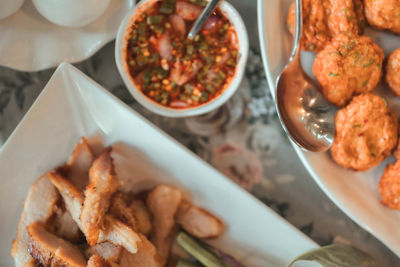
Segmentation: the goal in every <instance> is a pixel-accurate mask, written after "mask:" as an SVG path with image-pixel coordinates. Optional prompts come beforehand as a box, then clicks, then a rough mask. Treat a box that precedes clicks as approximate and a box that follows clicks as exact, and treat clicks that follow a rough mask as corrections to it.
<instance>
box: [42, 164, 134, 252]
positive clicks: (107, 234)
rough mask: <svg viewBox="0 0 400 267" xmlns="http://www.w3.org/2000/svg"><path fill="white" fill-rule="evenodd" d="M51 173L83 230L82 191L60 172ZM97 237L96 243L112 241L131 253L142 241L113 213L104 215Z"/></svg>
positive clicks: (66, 204) (68, 208) (51, 177)
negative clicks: (81, 218)
mask: <svg viewBox="0 0 400 267" xmlns="http://www.w3.org/2000/svg"><path fill="white" fill-rule="evenodd" d="M49 175H50V179H51V181H52V183H53V184H54V185H55V187H56V188H57V189H58V190H59V192H60V194H61V196H62V197H63V199H64V204H65V207H66V209H67V210H68V211H69V212H70V213H71V216H72V218H73V219H74V221H75V222H76V223H77V224H78V226H79V228H80V229H81V230H82V229H83V226H82V222H81V221H80V217H81V210H82V204H83V198H82V195H81V193H80V192H79V190H78V189H77V188H76V187H75V186H74V185H73V184H71V183H70V182H69V181H68V180H66V179H65V178H64V177H62V176H61V175H60V174H59V173H56V172H53V173H49ZM85 236H86V235H85ZM87 238H88V237H87V236H86V239H87ZM95 239H96V243H101V242H105V241H110V242H112V243H113V244H115V245H120V246H122V247H124V248H125V249H126V250H128V251H129V252H131V253H135V252H136V250H137V246H136V243H137V242H138V241H140V238H139V236H138V234H137V233H136V232H135V231H134V230H133V229H132V228H131V227H129V226H127V225H126V224H124V223H122V222H121V221H119V220H117V219H116V218H114V217H113V216H111V215H105V216H104V218H103V222H102V227H101V228H99V233H98V235H97V236H96V237H95ZM96 243H95V244H96Z"/></svg>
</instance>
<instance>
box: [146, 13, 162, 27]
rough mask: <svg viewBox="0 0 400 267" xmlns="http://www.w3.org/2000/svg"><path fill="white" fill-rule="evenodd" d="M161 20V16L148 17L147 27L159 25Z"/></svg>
mask: <svg viewBox="0 0 400 267" xmlns="http://www.w3.org/2000/svg"><path fill="white" fill-rule="evenodd" d="M163 19H164V16H163V15H153V16H148V17H147V24H149V25H155V24H160V23H161V22H162V21H163Z"/></svg>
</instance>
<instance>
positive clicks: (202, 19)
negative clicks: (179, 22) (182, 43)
mask: <svg viewBox="0 0 400 267" xmlns="http://www.w3.org/2000/svg"><path fill="white" fill-rule="evenodd" d="M219 1H220V0H211V1H209V2H208V4H207V6H206V7H205V8H204V10H203V12H202V13H201V14H200V16H199V17H198V18H197V20H196V22H195V23H194V24H193V27H192V29H191V30H190V32H189V34H188V38H189V39H194V37H195V36H196V35H197V33H198V32H199V31H200V29H201V27H203V24H204V23H205V22H206V21H207V19H208V17H209V16H210V15H211V13H212V12H213V11H214V9H215V8H216V7H217V5H218V3H219Z"/></svg>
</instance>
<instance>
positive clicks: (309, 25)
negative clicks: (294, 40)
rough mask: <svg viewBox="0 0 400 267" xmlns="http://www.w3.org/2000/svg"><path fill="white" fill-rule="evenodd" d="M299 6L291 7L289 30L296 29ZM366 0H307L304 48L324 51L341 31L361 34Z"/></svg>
mask: <svg viewBox="0 0 400 267" xmlns="http://www.w3.org/2000/svg"><path fill="white" fill-rule="evenodd" d="M295 18H296V15H295V7H294V3H293V4H292V5H291V6H290V9H289V14H288V18H287V25H288V29H289V31H290V32H291V33H292V34H294V30H295ZM364 26H365V17H364V8H363V2H362V0H303V36H302V40H301V45H302V49H304V50H309V51H316V52H318V51H320V50H322V49H323V48H324V47H325V45H326V44H327V43H328V42H329V41H330V40H331V38H332V37H333V36H335V35H336V34H339V33H346V34H349V35H359V34H362V33H363V31H364Z"/></svg>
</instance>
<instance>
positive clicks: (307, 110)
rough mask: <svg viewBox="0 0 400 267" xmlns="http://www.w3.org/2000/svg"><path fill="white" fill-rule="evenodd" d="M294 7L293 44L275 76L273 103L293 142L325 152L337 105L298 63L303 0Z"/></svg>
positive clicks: (333, 130) (331, 139) (305, 148)
mask: <svg viewBox="0 0 400 267" xmlns="http://www.w3.org/2000/svg"><path fill="white" fill-rule="evenodd" d="M295 10H296V19H295V21H296V27H295V28H296V30H295V34H294V40H293V48H292V52H291V56H290V59H289V63H288V65H286V67H285V68H284V70H283V71H282V73H281V75H279V77H278V79H277V86H276V107H277V111H278V115H279V119H280V121H281V124H282V126H283V128H284V130H285V132H286V133H287V134H288V135H289V137H290V138H291V140H292V141H293V142H294V143H296V144H297V145H298V146H299V147H300V148H302V149H303V150H307V151H311V152H324V151H326V150H328V149H329V148H330V147H331V145H332V143H333V139H334V135H335V125H334V114H335V111H336V108H335V107H334V106H333V105H331V104H330V103H329V102H328V101H327V100H326V99H325V98H324V97H323V96H322V94H321V92H320V90H319V89H318V87H317V85H316V84H315V83H314V81H313V80H312V79H311V78H310V77H309V76H308V75H307V74H306V73H305V72H304V70H303V69H302V67H301V61H300V52H301V48H300V39H301V34H302V29H303V16H302V0H296V2H295Z"/></svg>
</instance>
